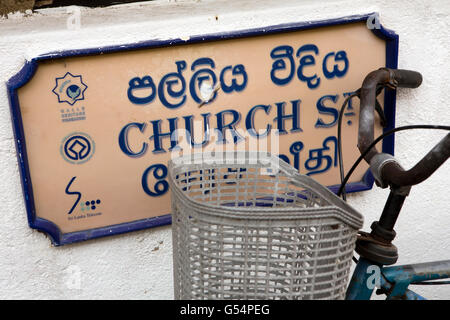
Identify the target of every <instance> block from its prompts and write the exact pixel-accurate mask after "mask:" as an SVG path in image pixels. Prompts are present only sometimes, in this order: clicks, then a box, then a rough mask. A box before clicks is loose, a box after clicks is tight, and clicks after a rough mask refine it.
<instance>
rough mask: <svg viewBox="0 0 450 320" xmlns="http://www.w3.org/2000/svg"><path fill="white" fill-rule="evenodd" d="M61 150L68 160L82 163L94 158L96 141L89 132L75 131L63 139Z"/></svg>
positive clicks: (73, 162)
mask: <svg viewBox="0 0 450 320" xmlns="http://www.w3.org/2000/svg"><path fill="white" fill-rule="evenodd" d="M60 152H61V155H62V157H63V158H64V160H66V161H67V162H70V163H72V164H82V163H85V162H86V161H88V160H89V159H91V158H92V155H93V154H94V152H95V143H94V140H92V138H91V137H90V136H89V135H88V134H86V133H82V132H74V133H71V134H69V135H68V136H66V137H65V138H64V139H63V140H62V142H61V147H60Z"/></svg>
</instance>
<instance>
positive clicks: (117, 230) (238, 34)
mask: <svg viewBox="0 0 450 320" xmlns="http://www.w3.org/2000/svg"><path fill="white" fill-rule="evenodd" d="M374 15H377V13H368V14H364V15H353V16H347V17H342V18H336V19H330V20H320V21H309V22H297V23H289V24H281V25H275V26H269V27H264V28H256V29H249V30H238V31H234V32H225V33H218V34H207V35H198V36H192V37H191V38H190V39H189V40H187V41H186V40H182V39H171V40H150V41H144V42H139V43H134V44H129V45H120V46H118V45H116V46H108V47H103V48H92V49H81V50H67V51H57V52H51V53H48V54H45V55H41V56H38V57H36V58H34V59H32V60H29V61H26V63H25V65H24V67H23V68H22V69H21V70H20V71H19V73H17V74H16V75H15V76H13V77H12V78H11V79H10V80H9V81H8V82H7V83H6V85H7V90H8V97H9V102H10V109H11V118H12V124H13V129H14V137H15V142H16V150H17V160H18V163H19V170H20V175H21V180H22V190H23V194H24V199H25V206H26V210H27V216H28V224H29V226H30V227H31V228H33V229H37V230H40V231H43V232H45V233H47V234H48V235H49V236H50V238H51V241H52V243H53V244H54V245H55V246H59V245H64V244H69V243H74V242H79V241H83V240H88V239H94V238H100V237H104V236H109V235H116V234H122V233H126V232H129V231H136V230H142V229H147V228H151V227H157V226H163V225H168V224H171V215H170V214H166V215H162V216H158V217H152V218H148V219H142V220H137V221H133V222H128V223H122V224H117V225H112V226H108V227H102V228H96V229H90V230H84V231H78V232H71V233H62V232H61V230H60V229H59V228H58V226H57V225H55V224H54V223H53V222H51V221H49V220H46V219H42V218H39V217H37V216H36V210H35V204H34V198H33V185H32V181H31V177H30V171H29V166H28V158H27V149H26V143H25V136H24V131H23V124H22V116H21V113H20V107H19V100H18V96H17V90H18V89H19V88H20V87H22V86H23V85H25V84H26V83H27V82H28V81H29V80H30V79H31V78H32V77H33V75H34V73H35V72H36V69H37V68H38V65H39V62H40V61H45V60H54V59H60V58H66V57H74V56H88V55H99V54H105V53H113V52H123V51H129V50H137V49H148V48H159V47H167V46H173V45H183V44H188V43H189V44H192V43H202V42H210V41H217V40H225V39H236V38H245V37H254V36H261V35H268V34H277V33H284V32H291V31H299V30H307V29H314V28H319V27H326V26H336V25H343V24H349V23H355V22H365V21H367V19H369V18H373V17H374ZM371 31H372V32H373V33H374V34H375V35H376V36H377V37H379V38H381V39H383V40H385V41H386V67H387V68H394V69H395V68H397V63H398V42H399V38H398V35H397V34H396V33H395V32H394V31H391V30H388V29H385V28H383V26H381V25H380V28H379V29H371ZM395 102H396V95H395V92H394V91H392V90H385V96H384V104H385V113H386V118H387V119H388V124H387V127H386V128H385V129H384V130H385V131H387V130H390V129H392V128H394V125H395ZM382 149H383V152H387V153H390V154H394V135H391V136H389V137H387V138H386V139H384V141H383V146H382ZM373 183H374V178H373V176H372V174H371V172H370V170H368V171H367V172H366V174H365V175H364V177H363V179H362V181H360V182H354V183H350V184H349V185H347V188H346V190H347V192H356V191H363V190H369V189H371V188H372V186H373ZM338 187H339V186H337V185H336V186H331V187H329V188H330V189H331V190H333V191H334V192H337V189H338Z"/></svg>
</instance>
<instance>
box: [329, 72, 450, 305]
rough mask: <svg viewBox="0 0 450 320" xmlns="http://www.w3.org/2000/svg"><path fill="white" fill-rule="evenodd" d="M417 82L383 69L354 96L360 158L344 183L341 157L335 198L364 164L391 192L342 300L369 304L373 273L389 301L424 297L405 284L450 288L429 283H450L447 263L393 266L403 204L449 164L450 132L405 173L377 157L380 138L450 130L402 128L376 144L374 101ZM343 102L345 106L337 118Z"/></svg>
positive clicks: (362, 238) (362, 243)
mask: <svg viewBox="0 0 450 320" xmlns="http://www.w3.org/2000/svg"><path fill="white" fill-rule="evenodd" d="M421 83H422V76H421V74H420V73H418V72H415V71H409V70H394V69H387V68H381V69H379V70H376V71H373V72H371V73H369V74H368V75H367V76H366V78H365V79H364V81H363V84H362V87H361V89H360V90H358V91H357V93H356V94H355V95H354V96H359V97H360V120H359V128H358V148H359V150H360V152H361V156H360V158H359V159H358V160H357V162H356V163H355V165H354V166H353V167H352V168H351V169H350V171H349V173H348V174H347V176H346V177H345V178H343V170H342V162H341V161H342V157H341V155H340V157H339V158H340V163H341V180H342V184H341V188H340V189H339V191H338V195H344V199H345V191H344V190H345V183H346V181H347V180H348V178H349V177H350V175H351V173H352V172H353V170H354V168H356V165H358V163H359V162H360V161H361V160H362V159H364V160H365V161H366V162H367V163H368V164H369V165H370V169H371V171H372V174H373V176H374V178H375V182H376V185H377V186H379V187H381V188H387V187H390V189H391V191H390V194H389V197H388V199H387V201H386V204H385V206H384V209H383V212H382V214H381V216H380V219H379V220H378V221H375V222H373V223H372V225H371V232H370V233H366V232H359V235H358V239H357V241H356V252H357V253H358V254H359V255H360V259H359V260H356V258H354V261H355V262H357V265H356V268H355V270H354V273H353V276H352V278H351V280H350V284H349V286H348V288H347V293H346V299H348V300H367V299H370V297H371V296H372V294H373V291H374V290H375V286H374V285H372V284H373V278H371V277H373V275H374V273H375V271H379V278H378V286H379V289H378V290H377V293H378V294H385V295H386V296H387V299H406V300H422V299H425V298H424V297H422V296H421V295H419V294H417V293H415V292H414V291H412V290H410V289H409V288H408V287H409V285H411V284H450V281H438V282H437V281H432V280H439V279H446V278H450V260H444V261H434V262H428V263H420V264H408V265H401V266H392V265H394V264H395V263H396V262H397V259H398V250H397V248H396V247H395V245H394V244H393V243H392V241H393V240H394V238H395V236H396V233H395V230H394V226H395V223H396V221H397V218H398V216H399V214H400V211H401V208H402V205H403V203H404V201H405V199H406V197H407V196H408V194H409V191H410V189H411V187H412V186H413V185H416V184H419V183H421V182H423V181H424V180H426V179H427V178H428V177H429V176H431V174H433V173H434V172H435V171H436V170H437V169H438V168H439V166H441V165H442V164H443V163H444V162H445V161H446V160H447V159H448V157H449V156H450V133H449V134H447V135H446V136H445V137H444V138H443V139H442V140H441V141H440V142H439V143H438V144H437V145H436V146H435V147H434V148H432V149H431V150H430V151H429V152H428V154H427V155H425V157H423V158H422V160H420V161H419V162H418V163H417V164H416V165H415V166H414V167H413V168H412V169H410V170H408V171H405V170H404V169H403V168H402V167H401V166H400V164H399V163H398V162H397V160H396V159H395V158H394V157H393V156H392V155H390V154H386V153H380V152H378V151H377V150H376V149H375V148H374V146H375V144H376V143H377V142H379V141H381V140H382V139H383V138H384V137H386V136H387V135H389V134H392V133H394V132H396V131H400V130H408V129H416V128H422V129H423V128H433V129H445V130H449V127H447V126H427V125H417V126H406V127H402V128H396V129H393V130H391V131H388V132H386V133H385V134H383V135H381V136H380V137H378V138H377V139H375V140H374V111H375V110H376V111H377V112H378V113H379V114H380V116H381V119H383V118H382V111H381V108H380V107H379V104H378V102H377V100H376V96H377V95H378V94H379V93H380V92H381V91H382V89H383V88H386V87H387V88H391V89H396V88H397V87H407V88H417V87H419V86H420V84H421ZM347 101H348V100H347ZM347 101H345V102H344V104H343V107H342V109H341V113H342V112H343V110H344V109H345V104H346V103H347ZM339 135H340V128H339ZM339 138H340V137H339ZM339 153H340V151H339Z"/></svg>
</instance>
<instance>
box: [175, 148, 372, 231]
mask: <svg viewBox="0 0 450 320" xmlns="http://www.w3.org/2000/svg"><path fill="white" fill-rule="evenodd" d="M221 154H223V155H225V156H224V157H222V159H224V158H226V159H231V158H233V157H234V159H240V160H242V159H245V163H239V165H240V166H243V167H245V166H246V165H248V166H249V167H250V164H248V161H249V160H250V159H252V160H255V159H256V160H257V161H258V165H261V168H263V167H270V165H274V166H277V167H278V169H279V170H280V171H282V172H283V173H284V174H286V176H287V177H288V178H290V182H291V183H293V184H294V185H297V186H300V187H307V188H310V189H312V190H313V191H314V192H315V193H317V194H318V195H319V196H320V197H322V198H323V199H325V200H326V201H327V202H328V204H329V205H326V206H322V207H320V208H299V207H269V208H267V207H258V210H257V211H255V209H254V207H244V206H243V207H228V206H223V205H216V204H209V203H205V202H202V201H199V200H196V199H193V198H191V197H189V196H188V195H187V194H186V193H185V192H184V191H183V190H182V187H181V186H180V185H179V184H178V183H176V181H175V179H174V176H173V173H174V171H175V170H176V169H177V168H180V167H184V168H183V170H184V171H192V170H205V169H216V168H227V167H230V163H212V164H209V163H206V162H198V161H199V159H200V160H201V159H208V156H211V157H212V156H213V155H211V154H208V153H193V154H188V155H183V156H181V157H177V158H175V159H171V160H169V163H168V169H169V170H168V178H169V179H168V180H169V184H170V190H171V192H172V193H175V194H176V196H178V197H180V198H181V199H182V201H183V202H187V203H189V204H190V206H192V207H193V209H195V210H196V211H197V212H201V213H202V214H205V215H209V216H217V217H227V218H238V219H255V218H257V219H264V218H265V219H274V218H275V219H283V220H285V219H299V218H302V219H306V218H325V217H329V218H337V219H339V220H341V221H343V222H344V223H346V224H349V225H350V226H352V227H353V228H355V229H360V228H361V227H362V226H363V222H364V218H363V216H362V214H361V213H359V212H358V211H357V210H355V209H354V208H353V207H352V206H350V205H349V204H348V203H346V202H345V201H343V200H342V199H341V198H339V197H338V196H337V195H336V194H334V193H333V192H332V191H331V190H329V189H328V188H326V187H325V186H323V185H322V184H320V183H319V182H317V181H316V180H314V179H313V178H311V177H309V176H306V175H303V174H300V173H299V172H298V171H297V170H296V169H295V168H294V167H292V166H291V165H289V164H288V163H286V162H285V161H283V160H282V159H280V158H278V157H275V156H274V155H272V154H270V153H267V152H256V151H254V152H249V151H235V152H222V153H221ZM231 155H233V157H232V156H231ZM214 156H216V155H214ZM209 159H210V160H211V158H209ZM215 159H217V158H215ZM262 159H264V161H265V162H266V164H264V163H262V162H261V161H260V160H262ZM196 161H197V163H195V162H196ZM267 164H269V165H267ZM252 168H254V164H252ZM172 201H174V200H172ZM312 209H313V210H312ZM237 211H239V212H245V213H246V216H245V217H243V216H242V214H240V215H238V214H236V212H237Z"/></svg>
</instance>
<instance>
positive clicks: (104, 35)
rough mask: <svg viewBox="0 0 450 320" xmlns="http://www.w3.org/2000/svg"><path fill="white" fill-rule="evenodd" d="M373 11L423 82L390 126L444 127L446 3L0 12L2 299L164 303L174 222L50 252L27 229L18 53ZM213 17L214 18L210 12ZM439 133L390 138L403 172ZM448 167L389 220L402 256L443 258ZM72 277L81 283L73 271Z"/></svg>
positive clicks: (449, 117) (373, 212)
mask: <svg viewBox="0 0 450 320" xmlns="http://www.w3.org/2000/svg"><path fill="white" fill-rule="evenodd" d="M373 11H378V12H380V14H381V22H382V24H383V25H384V26H385V27H387V28H390V29H393V30H395V31H396V32H397V33H398V34H399V35H400V58H399V67H400V68H411V69H416V70H419V71H420V72H422V74H423V76H424V82H423V84H422V86H421V87H420V88H419V89H416V90H409V89H406V90H401V91H400V92H399V95H398V101H397V124H398V125H405V124H415V123H428V124H447V125H448V124H449V122H450V112H449V110H448V105H447V103H446V102H447V101H449V99H450V90H448V83H450V79H449V78H450V75H449V73H448V72H447V69H448V67H449V66H450V58H449V54H448V53H449V49H450V47H449V40H448V39H449V38H450V37H449V36H450V32H449V27H450V26H449V21H448V19H447V17H448V15H449V13H450V3H449V2H448V1H445V0H442V1H433V2H431V1H418V0H415V1H411V0H408V1H395V2H393V1H388V0H386V1H384V0H371V1H363V0H351V1H340V0H334V1H328V2H325V1H322V2H320V3H318V2H317V3H316V2H314V1H293V0H289V1H282V2H281V1H276V0H262V1H225V0H218V1H178V2H170V1H169V2H168V1H155V2H152V3H147V4H140V5H136V4H134V5H122V6H117V7H111V8H106V9H82V17H81V23H82V27H81V30H78V31H73V30H67V28H66V20H67V17H68V16H69V14H68V13H67V11H66V9H49V10H42V11H40V12H38V13H34V14H33V15H31V16H23V15H22V14H19V13H16V14H12V15H10V16H9V17H8V19H0V197H1V198H0V201H1V202H0V203H1V204H2V205H1V206H0V298H3V299H5V298H39V299H51V298H68V299H79V298H87V299H98V298H104V299H115V298H119V299H120V298H132V299H137V298H139V299H140V298H143V299H171V298H172V297H173V292H172V291H173V285H172V257H171V254H172V247H171V229H170V227H160V228H156V229H150V230H146V231H140V232H134V233H129V234H125V235H120V236H115V237H109V238H104V239H99V240H93V241H88V242H83V243H79V244H74V245H68V246H64V247H58V248H55V247H51V245H50V241H49V239H47V238H46V236H45V235H43V234H41V233H39V232H37V231H35V230H31V229H30V228H29V227H28V226H27V218H26V212H25V207H24V202H23V198H22V192H21V186H20V178H19V172H18V167H17V160H16V151H15V146H14V141H13V132H12V127H11V120H10V112H9V104H8V100H7V96H6V88H5V84H4V83H5V81H7V80H8V79H9V78H10V77H12V76H13V75H14V74H15V73H16V72H17V71H18V70H20V68H21V67H22V65H23V63H24V61H25V59H26V58H31V57H34V56H37V55H39V54H43V53H46V52H49V51H55V50H66V49H74V48H86V47H96V46H106V45H113V44H114V45H116V44H124V43H130V42H134V41H142V40H149V39H167V38H186V37H188V36H190V35H196V34H204V33H210V32H211V33H215V32H224V31H232V30H236V29H247V28H254V27H262V26H267V25H275V24H280V23H288V22H295V21H308V20H317V19H328V18H335V17H341V16H346V15H351V14H361V13H368V12H373ZM216 16H217V18H218V19H216ZM442 136H443V132H428V131H427V132H424V131H415V132H408V133H400V134H398V135H397V137H396V154H397V155H398V156H399V158H400V160H401V162H402V163H403V164H404V166H405V167H407V168H409V167H410V166H412V165H413V164H414V163H415V161H416V160H418V159H419V158H420V157H421V156H423V155H424V154H425V153H426V152H427V151H428V149H429V148H430V147H431V146H432V145H434V144H435V143H437V141H439V139H440V138H441V137H442ZM449 177H450V164H449V163H447V164H445V165H444V166H443V167H442V168H441V169H440V170H439V171H438V174H435V175H434V176H433V177H432V178H431V179H429V180H428V181H426V182H425V183H423V184H422V185H420V186H417V187H415V188H413V190H412V192H411V195H410V197H409V199H408V200H407V202H406V204H405V206H404V210H403V214H402V216H401V217H400V218H399V221H398V226H397V233H398V236H397V239H396V244H397V246H398V248H399V251H400V260H399V262H400V263H412V262H416V261H421V262H423V261H430V260H443V259H449V258H450V253H449V249H450V232H449V229H450V212H449V209H448V196H447V192H448V190H449V188H450V179H449ZM387 195H388V191H387V190H375V189H374V190H371V191H366V192H362V193H359V194H354V195H351V196H350V197H349V201H350V202H351V204H352V205H353V206H354V207H355V208H357V209H358V210H360V211H361V212H362V213H363V214H364V216H365V219H366V221H365V229H366V230H368V228H369V226H370V223H371V221H373V220H375V219H377V218H378V215H379V213H380V211H381V209H382V207H383V203H384V201H385V199H386V197H387ZM78 271H79V272H80V274H81V283H80V287H79V289H77V288H74V287H76V282H75V283H74V282H71V279H72V278H71V276H70V275H71V274H73V272H75V273H76V272H78ZM417 291H418V292H419V293H422V294H424V295H426V296H427V297H429V298H447V299H448V298H450V286H447V287H439V288H437V287H436V286H433V287H427V288H422V287H418V290H417Z"/></svg>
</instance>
